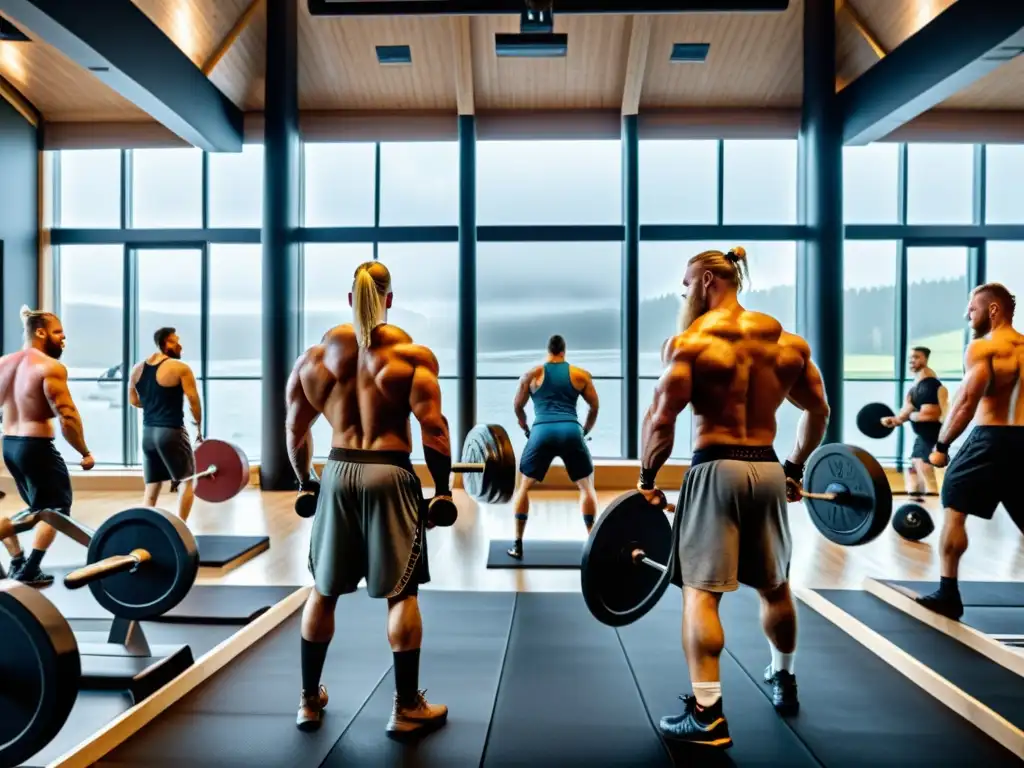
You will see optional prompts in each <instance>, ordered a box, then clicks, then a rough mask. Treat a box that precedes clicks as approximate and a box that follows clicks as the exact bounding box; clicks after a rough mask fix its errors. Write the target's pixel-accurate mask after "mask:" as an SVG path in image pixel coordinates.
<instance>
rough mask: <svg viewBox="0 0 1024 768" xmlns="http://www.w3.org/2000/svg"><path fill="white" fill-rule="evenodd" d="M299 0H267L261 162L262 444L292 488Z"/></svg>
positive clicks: (271, 476)
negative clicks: (288, 394) (289, 390)
mask: <svg viewBox="0 0 1024 768" xmlns="http://www.w3.org/2000/svg"><path fill="white" fill-rule="evenodd" d="M298 85H299V81H298V0H267V77H266V107H265V111H264V118H265V127H264V153H265V154H264V167H263V441H262V443H263V450H262V455H261V457H260V465H261V466H260V485H261V487H262V488H263V490H265V491H284V490H291V489H294V488H296V487H297V486H296V480H295V475H294V472H293V471H292V468H291V463H290V462H289V460H288V450H287V446H286V443H285V429H284V423H285V402H284V390H285V385H286V384H287V381H288V375H289V373H290V372H291V369H292V366H293V365H294V363H295V358H296V357H297V356H298V352H299V349H298V347H299V322H298V321H299V318H298V285H299V274H298V269H299V258H298V255H299V254H298V243H297V242H296V236H295V235H296V229H297V228H298V226H299V154H300V142H299V99H298V95H299V89H298Z"/></svg>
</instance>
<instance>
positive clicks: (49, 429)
mask: <svg viewBox="0 0 1024 768" xmlns="http://www.w3.org/2000/svg"><path fill="white" fill-rule="evenodd" d="M54 375H57V376H60V377H64V378H66V371H65V368H64V365H63V364H62V363H59V362H58V361H57V360H54V359H53V358H52V357H49V356H48V355H46V354H44V353H43V352H40V351H38V350H36V349H22V350H19V351H17V352H12V353H11V354H9V355H4V356H3V357H0V399H2V402H3V417H4V421H3V428H4V434H6V435H11V436H15V435H20V436H23V437H53V436H54V428H53V419H54V416H55V414H54V411H53V407H52V406H51V404H50V400H49V399H48V398H47V394H46V380H47V378H49V377H51V376H54Z"/></svg>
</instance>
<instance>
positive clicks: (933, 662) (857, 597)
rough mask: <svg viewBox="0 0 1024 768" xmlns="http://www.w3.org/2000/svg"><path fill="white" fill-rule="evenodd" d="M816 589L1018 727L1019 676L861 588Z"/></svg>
mask: <svg viewBox="0 0 1024 768" xmlns="http://www.w3.org/2000/svg"><path fill="white" fill-rule="evenodd" d="M818 592H819V594H820V595H821V596H822V597H824V598H825V599H826V600H828V601H830V602H831V603H833V604H835V605H837V606H838V607H839V608H841V609H842V610H843V611H845V612H846V613H848V614H850V615H851V616H853V617H854V618H855V619H857V620H858V621H859V622H861V623H862V624H864V625H866V626H868V627H870V628H871V629H873V630H874V631H875V632H877V633H878V634H880V635H882V636H883V637H884V638H885V639H886V640H888V641H889V642H891V643H893V644H894V645H896V646H897V647H899V648H902V649H903V650H904V651H906V652H907V653H908V654H910V655H911V656H913V657H914V658H915V659H917V660H918V661H920V662H921V663H922V664H924V665H925V666H926V667H929V668H931V669H932V670H934V671H935V672H937V673H938V674H939V675H941V676H942V677H944V678H946V679H947V680H948V681H949V682H950V683H952V684H953V685H955V686H956V687H957V688H959V689H960V690H962V691H964V692H965V693H967V694H969V695H971V696H973V697H974V698H975V699H977V700H978V701H980V702H981V703H982V704H984V705H985V706H987V707H989V708H990V709H992V710H994V711H996V712H998V713H999V714H1000V715H1002V716H1003V717H1004V718H1006V719H1007V720H1009V721H1010V722H1011V723H1013V724H1014V725H1015V726H1017V727H1018V728H1024V681H1022V680H1021V678H1020V675H1018V674H1016V673H1015V672H1011V671H1010V670H1008V669H1006V668H1005V667H1002V666H1000V665H999V664H996V663H995V662H994V661H992V660H991V659H989V658H987V657H985V656H982V655H981V654H980V653H977V652H976V651H974V650H972V649H970V648H968V647H967V646H966V645H964V644H963V643H961V642H960V641H959V640H955V639H953V638H952V637H949V636H948V635H945V634H943V633H942V632H939V631H937V630H934V629H932V628H931V627H930V626H928V625H927V624H924V623H922V622H920V621H918V620H917V619H915V618H914V617H912V616H908V615H907V614H906V613H904V612H903V611H901V610H899V609H897V608H894V607H892V606H891V605H889V604H888V603H886V602H883V601H882V600H879V599H878V598H876V597H874V596H873V595H870V594H868V593H867V592H860V591H853V590H841V589H835V590H829V589H826V590H818Z"/></svg>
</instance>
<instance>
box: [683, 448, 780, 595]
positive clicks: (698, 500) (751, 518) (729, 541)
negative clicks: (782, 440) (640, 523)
mask: <svg viewBox="0 0 1024 768" xmlns="http://www.w3.org/2000/svg"><path fill="white" fill-rule="evenodd" d="M676 509H677V510H678V511H677V512H676V514H677V515H682V517H681V518H680V519H679V521H678V524H677V527H678V529H679V534H678V535H679V538H678V541H677V543H678V553H677V554H678V557H679V566H678V567H679V574H680V575H681V576H682V581H683V584H685V585H686V586H689V587H695V588H697V589H703V590H706V591H708V592H731V591H733V590H735V589H737V588H738V587H739V585H740V584H746V585H747V586H750V587H753V588H754V589H759V590H765V589H772V588H774V587H777V586H779V585H780V584H782V583H783V582H785V581H787V580H788V579H789V560H790V555H791V553H792V539H791V537H790V533H789V515H788V505H787V501H786V476H785V474H784V473H783V471H782V465H781V464H780V463H779V460H778V458H777V457H776V455H775V452H774V450H772V449H771V448H770V447H769V448H757V447H754V448H749V447H740V446H716V447H714V448H710V449H705V450H700V451H697V453H696V454H694V457H693V464H691V466H690V469H689V471H688V472H687V473H686V478H685V480H684V481H683V487H682V490H681V491H680V494H679V503H678V504H677V505H676Z"/></svg>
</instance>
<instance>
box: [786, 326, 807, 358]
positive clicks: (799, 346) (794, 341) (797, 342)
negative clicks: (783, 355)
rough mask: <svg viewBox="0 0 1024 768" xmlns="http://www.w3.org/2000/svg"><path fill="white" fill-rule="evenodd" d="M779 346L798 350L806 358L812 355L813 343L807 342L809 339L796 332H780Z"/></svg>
mask: <svg viewBox="0 0 1024 768" xmlns="http://www.w3.org/2000/svg"><path fill="white" fill-rule="evenodd" d="M779 346H781V347H783V348H784V349H789V350H792V351H794V352H797V353H799V354H800V355H801V356H803V357H805V358H809V357H810V356H811V345H810V344H808V343H807V339H805V338H804V337H803V336H797V335H796V334H795V333H789V332H788V331H782V333H780V334H779Z"/></svg>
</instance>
